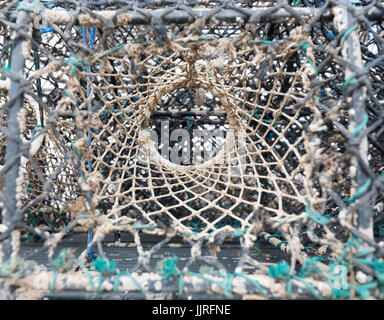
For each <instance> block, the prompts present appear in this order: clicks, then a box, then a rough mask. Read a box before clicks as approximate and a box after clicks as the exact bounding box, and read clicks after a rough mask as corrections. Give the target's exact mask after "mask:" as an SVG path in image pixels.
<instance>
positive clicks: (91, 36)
mask: <svg viewBox="0 0 384 320" xmlns="http://www.w3.org/2000/svg"><path fill="white" fill-rule="evenodd" d="M91 2H93V0H91ZM87 31H88V32H89V43H88V42H87ZM81 32H82V35H83V42H84V44H86V45H88V46H89V49H90V50H91V51H92V50H93V46H94V43H95V37H96V28H85V27H82V28H81ZM90 71H91V69H90V67H87V72H88V73H89V72H90ZM88 80H89V81H90V82H91V81H92V77H91V76H89V75H88ZM91 91H92V86H91V84H90V83H88V86H87V96H88V98H89V96H90V95H91ZM91 111H92V110H91V106H88V112H89V114H88V119H89V118H90V117H91V116H90V113H91ZM90 130H91V128H88V143H89V144H90V143H91V142H92V135H91V133H90ZM91 172H92V160H88V173H91ZM92 238H93V232H92V229H88V240H87V247H88V245H89V243H90V242H91V241H92ZM87 255H88V258H89V260H90V261H94V260H95V259H96V255H95V251H94V250H93V248H90V249H89V250H88V254H87Z"/></svg>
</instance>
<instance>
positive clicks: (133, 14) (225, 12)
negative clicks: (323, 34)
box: [44, 8, 332, 27]
mask: <svg viewBox="0 0 384 320" xmlns="http://www.w3.org/2000/svg"><path fill="white" fill-rule="evenodd" d="M166 10H167V9H158V10H148V9H143V10H140V12H143V13H144V14H143V13H140V12H138V11H127V12H125V13H120V14H118V15H117V16H116V17H115V18H114V15H115V14H116V11H112V10H110V11H95V13H96V14H97V15H99V16H100V17H102V18H103V19H106V20H111V19H112V18H114V25H115V27H118V26H124V25H146V24H150V23H151V21H162V22H163V23H165V24H170V23H177V24H184V23H189V22H193V21H195V19H196V18H203V17H210V16H211V15H213V16H212V17H214V18H215V19H217V20H219V21H222V22H228V23H237V22H238V19H239V18H240V19H243V20H244V21H249V20H250V18H251V17H257V19H256V20H255V22H258V21H260V22H264V21H271V20H281V19H289V18H291V19H292V18H293V16H292V14H291V13H289V12H288V11H287V10H284V9H277V10H275V11H273V12H271V8H255V9H241V12H240V11H237V10H233V9H222V10H220V11H218V12H217V13H216V14H214V12H215V9H191V12H193V16H191V15H190V14H189V13H188V12H187V11H184V10H174V11H171V12H170V13H168V14H166V15H164V14H165V13H166ZM292 10H294V11H295V12H296V13H297V14H298V15H299V16H300V17H311V16H313V15H315V14H316V13H317V12H318V11H319V9H317V8H295V9H292ZM75 14H76V13H75V12H74V11H66V10H50V9H47V10H45V14H44V15H45V17H47V18H48V19H49V20H50V21H51V22H53V23H54V24H58V25H60V24H67V23H68V22H69V21H70V19H72V18H73V17H74V15H75ZM151 18H153V19H151ZM210 18H211V17H210ZM323 18H324V19H331V18H332V13H331V11H330V10H329V11H327V12H326V13H324V14H323ZM250 21H252V20H250ZM77 23H78V24H80V25H82V26H89V27H102V26H103V22H102V21H101V19H98V18H96V17H95V16H91V15H90V14H86V13H81V14H79V15H78V17H77Z"/></svg>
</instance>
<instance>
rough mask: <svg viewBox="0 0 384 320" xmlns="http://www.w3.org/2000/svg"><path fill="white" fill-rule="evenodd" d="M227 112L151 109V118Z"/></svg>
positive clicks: (213, 114)
mask: <svg viewBox="0 0 384 320" xmlns="http://www.w3.org/2000/svg"><path fill="white" fill-rule="evenodd" d="M226 115H227V113H226V112H225V111H205V110H198V109H196V110H193V111H192V110H191V111H179V110H168V111H152V113H151V118H160V117H169V118H182V117H197V116H204V117H225V116H226Z"/></svg>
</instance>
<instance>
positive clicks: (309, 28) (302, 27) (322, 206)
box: [0, 1, 383, 299]
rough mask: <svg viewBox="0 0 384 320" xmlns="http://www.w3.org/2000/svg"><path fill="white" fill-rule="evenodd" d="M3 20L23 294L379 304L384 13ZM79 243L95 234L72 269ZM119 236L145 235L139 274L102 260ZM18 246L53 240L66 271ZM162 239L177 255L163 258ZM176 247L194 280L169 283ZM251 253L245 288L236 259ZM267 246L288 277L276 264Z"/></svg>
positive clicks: (6, 136) (9, 266) (273, 10)
mask: <svg viewBox="0 0 384 320" xmlns="http://www.w3.org/2000/svg"><path fill="white" fill-rule="evenodd" d="M1 3H2V5H1V7H2V9H1V10H2V12H3V15H2V17H0V23H1V27H2V30H3V32H2V36H1V38H0V41H1V42H2V44H3V49H2V55H1V57H2V58H1V59H2V65H3V69H2V74H3V75H4V78H3V79H4V80H2V82H1V87H2V88H1V91H0V92H1V97H0V99H1V102H2V110H3V113H2V125H3V127H2V128H3V130H2V133H1V135H2V137H1V141H2V152H1V160H0V162H1V164H2V165H3V170H2V172H3V176H2V184H3V186H2V187H3V196H2V197H3V198H2V199H3V202H4V207H3V212H2V216H3V218H2V219H3V222H2V223H3V224H2V225H1V226H2V230H1V232H2V233H1V234H0V238H1V240H2V241H3V244H2V247H3V261H2V263H3V264H2V267H1V269H0V274H1V275H2V276H3V277H4V278H5V279H7V281H10V280H9V279H12V281H14V282H13V283H16V284H17V286H16V287H18V288H20V289H19V290H21V291H22V290H25V288H29V289H28V290H29V291H31V290H32V291H33V290H37V291H38V292H41V291H44V290H45V291H48V290H51V291H52V292H57V291H66V290H73V289H74V288H76V289H77V290H78V289H79V288H80V289H81V290H83V291H97V292H99V293H101V292H104V293H105V294H106V292H111V291H116V292H124V291H125V292H127V291H141V292H143V293H146V294H147V297H151V295H150V293H151V292H152V293H153V292H155V293H159V292H170V291H171V292H178V293H179V294H181V293H184V292H191V293H196V292H200V293H201V292H215V293H219V294H223V295H225V296H227V297H232V296H233V294H240V295H242V296H246V295H249V294H253V293H256V294H257V295H258V296H263V297H288V298H292V297H298V296H301V295H304V296H305V295H311V296H312V297H316V298H329V297H332V298H340V297H341V298H355V297H358V298H363V299H365V298H367V297H369V296H373V297H376V298H380V297H381V295H382V293H381V292H382V291H381V290H382V281H381V278H382V269H383V265H382V260H381V259H382V254H383V248H382V246H381V242H380V238H381V237H382V236H383V232H382V231H383V230H382V199H383V198H382V190H383V189H382V183H383V182H382V181H383V180H382V178H381V173H382V170H383V162H382V151H383V150H382V146H381V140H382V137H383V130H382V120H383V117H382V112H381V110H382V101H383V100H382V99H383V91H382V79H381V77H380V72H381V71H382V66H381V64H382V63H381V61H382V54H381V52H382V48H383V39H382V38H383V24H382V19H381V18H380V13H381V12H382V10H383V7H382V4H380V2H379V1H371V2H369V3H368V2H365V1H356V2H355V4H354V5H352V4H351V3H349V2H337V1H327V2H326V3H325V4H324V3H320V2H318V1H313V2H312V1H303V2H302V3H301V2H300V1H298V2H294V3H290V2H287V1H277V2H264V1H236V2H230V1H223V2H221V1H217V2H210V1H205V2H204V1H201V2H197V1H196V2H193V1H192V2H185V3H184V2H173V1H166V2H156V1H155V2H153V3H152V2H151V1H145V2H141V3H137V2H131V1H119V2H114V1H106V2H103V1H99V2H92V1H83V2H79V1H78V2H72V1H65V2H60V1H30V2H28V1H24V2H20V3H18V2H16V1H14V2H11V1H2V2H1ZM16 18H17V20H16ZM19 25H23V28H18V27H17V26H19ZM11 57H12V58H11ZM17 61H22V65H21V67H20V63H18V62H17ZM18 65H19V67H18ZM17 68H19V69H17ZM15 128H16V131H12V130H15ZM18 136H19V138H17V139H16V138H15V137H18ZM12 143H13V144H12ZM15 159H16V160H15ZM12 177H15V178H17V179H14V180H15V182H14V183H13V184H12V183H11V182H10V181H12ZM12 199H14V200H12ZM12 206H13V207H12ZM73 230H75V231H87V230H88V231H89V232H90V230H92V231H93V233H94V236H93V238H92V239H91V240H90V241H89V242H88V244H87V248H85V249H84V250H83V251H82V252H81V253H80V254H79V255H75V254H74V253H73V252H71V251H67V250H63V251H60V252H58V250H57V248H58V247H60V246H61V243H62V242H63V240H64V239H65V238H66V236H67V235H68V234H69V233H70V232H71V231H73ZM113 232H127V233H129V234H132V236H133V240H132V241H133V244H134V246H135V247H136V248H137V258H136V259H137V263H136V264H135V266H134V267H133V268H132V270H119V269H116V266H115V262H114V261H112V260H111V259H110V258H109V257H108V256H107V255H106V253H105V252H104V250H103V244H102V241H103V239H105V237H106V236H107V235H108V234H110V233H113ZM20 234H21V240H22V241H23V240H26V239H31V238H32V239H37V238H43V239H44V241H45V247H46V248H48V259H49V261H50V264H51V267H50V269H49V270H48V271H41V270H37V271H36V267H35V269H34V270H33V268H32V267H31V264H30V261H29V260H28V259H26V260H25V259H24V260H23V259H21V258H20V257H19V256H18V251H19V247H20V244H19V240H20ZM148 234H153V235H157V236H160V240H159V241H158V243H156V244H155V245H153V246H152V247H150V248H148V250H146V248H145V247H143V244H142V238H143V237H144V236H145V235H148ZM175 238H176V239H178V240H177V242H178V243H179V244H182V243H187V244H188V245H189V246H190V249H188V250H190V256H189V257H188V258H187V259H186V262H185V263H182V264H183V267H182V268H181V267H180V261H179V258H178V257H173V256H169V257H166V258H164V259H163V260H162V261H161V262H160V263H158V264H157V265H155V266H154V265H153V263H152V261H153V257H154V256H155V255H156V254H157V253H158V252H160V250H161V248H162V247H164V246H166V245H167V244H168V243H170V242H172V241H173V239H175ZM234 240H235V241H239V244H240V246H239V259H238V262H237V264H236V267H235V268H234V270H227V269H226V267H225V266H224V265H223V263H222V261H220V259H219V258H218V252H220V249H221V247H222V246H223V244H224V243H226V242H228V241H234ZM260 241H265V242H268V243H270V244H272V245H274V246H275V247H277V249H278V250H281V251H284V252H286V253H288V254H289V255H290V258H289V259H288V260H289V263H288V262H280V263H278V264H276V265H272V266H269V267H267V265H265V264H263V263H261V262H260V261H258V260H259V259H258V258H257V256H256V255H255V254H253V253H254V251H253V250H254V249H255V246H257V243H258V242H260ZM96 245H97V248H98V253H99V255H100V257H98V258H97V259H96V260H94V259H92V258H90V255H89V253H90V251H89V250H90V249H91V248H92V247H93V246H96ZM206 249H208V250H209V251H208V252H206V251H205V250H206ZM87 259H88V260H87ZM89 260H93V261H91V263H90V264H89V262H90V261H89ZM196 261H199V262H200V263H201V264H202V265H203V266H202V267H201V268H200V270H199V271H198V272H195V271H191V270H193V265H194V263H195V262H196ZM87 262H88V264H86V263H87ZM178 263H179V264H178ZM76 266H77V267H76ZM76 268H77V270H78V271H74V270H75V269H76ZM247 270H248V271H247ZM100 275H101V277H100ZM103 275H104V277H103ZM97 277H99V278H97ZM96 279H100V280H99V285H98V286H97V285H95V283H97V281H98V280H96ZM171 280H172V281H173V282H172V284H169V281H171ZM6 283H8V282H6ZM280 283H284V284H285V285H284V286H281V285H280ZM167 286H168V287H167ZM170 287H171V288H172V289H170ZM374 288H378V290H376V291H375V290H373V289H374ZM23 292H24V291H23ZM292 294H293V296H292Z"/></svg>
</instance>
